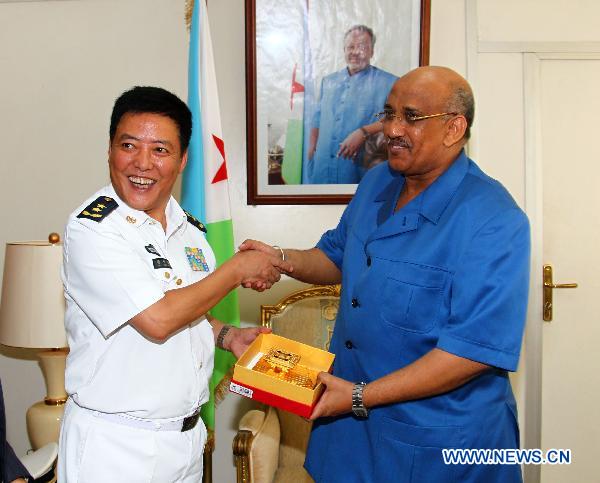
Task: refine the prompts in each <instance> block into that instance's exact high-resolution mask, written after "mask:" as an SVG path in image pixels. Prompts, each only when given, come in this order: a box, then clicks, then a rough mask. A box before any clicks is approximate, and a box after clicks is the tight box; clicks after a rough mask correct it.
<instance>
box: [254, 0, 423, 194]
mask: <svg viewBox="0 0 600 483" xmlns="http://www.w3.org/2000/svg"><path fill="white" fill-rule="evenodd" d="M245 6H246V130H247V163H248V165H247V171H248V204H252V205H256V204H343V203H348V202H349V201H350V199H351V198H352V195H353V194H354V192H355V191H356V186H357V184H358V183H359V181H360V179H361V178H362V176H364V174H365V173H366V172H367V171H368V170H369V169H370V168H372V167H373V166H375V165H377V164H379V163H380V162H383V161H385V160H386V159H387V149H386V145H385V139H384V136H383V132H382V130H383V125H382V124H381V123H380V122H378V120H377V114H378V113H380V112H381V111H382V110H383V106H384V104H385V100H386V98H387V95H388V93H389V91H390V89H391V86H392V85H393V83H394V82H395V80H396V79H397V78H398V77H401V76H402V75H403V74H405V73H406V72H408V71H409V70H411V69H413V68H415V67H417V66H419V65H427V64H428V62H429V18H430V0H246V3H245Z"/></svg>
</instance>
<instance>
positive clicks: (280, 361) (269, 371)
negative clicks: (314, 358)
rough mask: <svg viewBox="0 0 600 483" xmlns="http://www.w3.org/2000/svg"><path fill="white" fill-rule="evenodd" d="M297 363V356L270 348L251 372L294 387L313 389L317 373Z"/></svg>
mask: <svg viewBox="0 0 600 483" xmlns="http://www.w3.org/2000/svg"><path fill="white" fill-rule="evenodd" d="M299 362H300V356H299V355H298V354H295V353H293V352H289V351H285V350H283V349H279V348H277V347H272V348H271V349H269V352H267V353H266V354H265V355H263V356H262V357H261V358H260V359H259V360H258V362H257V363H256V365H255V366H254V367H253V370H255V371H258V372H262V373H263V374H266V375H268V376H271V377H275V378H277V379H281V380H283V381H285V382H289V383H290V384H295V385H296V386H300V387H307V388H309V389H313V388H314V387H315V385H316V380H317V372H316V371H311V370H310V369H308V368H307V367H305V366H302V365H301V364H299Z"/></svg>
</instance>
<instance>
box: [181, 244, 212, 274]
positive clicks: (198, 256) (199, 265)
mask: <svg viewBox="0 0 600 483" xmlns="http://www.w3.org/2000/svg"><path fill="white" fill-rule="evenodd" d="M185 255H186V256H187V259H188V262H189V264H190V267H192V270H193V271H194V272H208V270H209V268H208V263H206V258H205V257H204V253H202V248H193V247H185Z"/></svg>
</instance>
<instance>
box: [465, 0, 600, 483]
mask: <svg viewBox="0 0 600 483" xmlns="http://www.w3.org/2000/svg"><path fill="white" fill-rule="evenodd" d="M478 3H479V0H465V28H466V73H467V78H468V80H469V83H470V84H471V86H472V87H473V90H474V91H475V92H477V90H478V89H477V88H478V79H479V54H486V53H518V54H521V55H522V76H523V112H522V113H523V119H524V131H525V132H524V153H523V156H524V169H523V176H524V195H525V196H524V197H525V202H524V207H523V208H524V211H525V212H526V213H527V216H528V217H529V221H530V226H531V263H530V271H531V276H530V282H529V304H528V308H527V323H526V326H525V333H524V341H523V351H522V364H521V368H520V370H521V371H522V373H523V383H522V387H523V398H522V403H523V407H522V408H520V409H521V414H520V419H521V421H522V426H521V443H522V446H523V447H524V448H540V447H541V441H542V439H541V433H542V412H541V410H542V350H543V346H542V342H543V340H542V337H543V328H544V322H543V319H542V273H541V272H542V266H543V264H544V259H543V253H542V248H543V185H542V184H543V177H542V174H543V172H542V169H543V160H542V146H541V121H542V116H541V97H540V87H541V83H542V79H541V65H542V62H545V61H552V60H586V59H590V60H600V42H595V41H592V42H543V41H542V42H531V41H524V42H517V41H501V40H500V41H481V40H480V39H479V21H478V15H477V7H478ZM477 133H478V126H477V124H476V125H475V126H474V129H473V134H474V136H473V137H474V138H475V139H474V140H471V141H469V146H468V150H469V154H470V155H472V157H475V158H476V159H477V158H478V156H477V155H478V151H479V146H478V141H477V138H478V136H477ZM523 476H524V481H525V482H526V483H540V480H541V466H540V465H524V466H523Z"/></svg>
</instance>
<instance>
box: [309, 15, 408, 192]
mask: <svg viewBox="0 0 600 483" xmlns="http://www.w3.org/2000/svg"><path fill="white" fill-rule="evenodd" d="M374 46H375V34H374V33H373V31H372V30H371V29H370V28H369V27H367V26H365V25H355V26H353V27H351V28H350V29H349V30H348V31H347V32H346V34H345V36H344V58H345V60H346V64H347V65H346V67H344V68H343V69H342V70H340V71H338V72H334V73H333V74H329V75H327V76H325V77H324V78H323V80H322V82H321V90H320V97H319V102H318V104H317V108H316V112H315V116H314V119H313V123H312V128H311V129H310V134H309V135H310V141H309V148H308V164H307V170H308V174H307V180H308V183H309V184H354V183H358V182H359V181H360V179H361V178H362V176H363V174H364V172H365V171H366V170H365V168H364V166H363V163H362V156H363V149H362V147H363V144H364V142H365V139H366V138H367V136H369V135H371V134H375V133H377V132H379V131H381V124H380V123H378V122H376V121H375V118H374V116H375V114H376V113H377V112H380V111H381V109H382V107H383V104H384V102H385V99H386V97H387V95H388V93H389V91H390V89H391V87H392V84H393V83H394V81H395V80H396V79H397V77H396V76H394V75H393V74H390V73H389V72H386V71H384V70H381V69H378V68H377V67H375V66H373V65H371V59H372V57H373V52H374Z"/></svg>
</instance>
